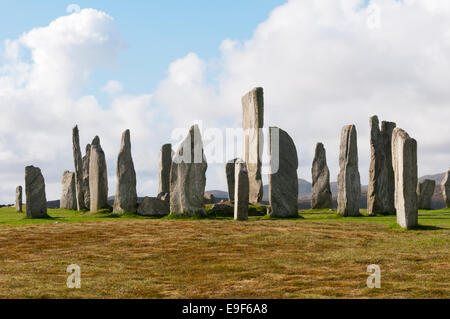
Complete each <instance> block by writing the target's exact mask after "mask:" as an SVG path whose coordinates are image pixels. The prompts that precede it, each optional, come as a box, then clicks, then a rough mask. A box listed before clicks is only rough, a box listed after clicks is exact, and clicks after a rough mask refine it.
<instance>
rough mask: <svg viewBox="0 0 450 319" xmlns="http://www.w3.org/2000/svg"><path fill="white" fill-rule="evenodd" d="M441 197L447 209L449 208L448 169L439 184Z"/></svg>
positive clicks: (449, 177) (449, 181)
mask: <svg viewBox="0 0 450 319" xmlns="http://www.w3.org/2000/svg"><path fill="white" fill-rule="evenodd" d="M441 190H442V196H443V197H444V201H445V204H446V206H447V208H450V168H449V169H448V171H447V173H446V174H445V177H444V180H443V181H442V184H441Z"/></svg>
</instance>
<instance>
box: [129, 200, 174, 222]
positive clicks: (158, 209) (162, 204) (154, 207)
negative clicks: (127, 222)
mask: <svg viewBox="0 0 450 319" xmlns="http://www.w3.org/2000/svg"><path fill="white" fill-rule="evenodd" d="M137 213H138V214H139V215H142V216H155V217H161V216H166V215H168V214H169V203H168V202H167V201H163V200H160V199H157V198H154V197H145V198H144V199H143V201H142V203H141V204H140V205H139V207H138V209H137Z"/></svg>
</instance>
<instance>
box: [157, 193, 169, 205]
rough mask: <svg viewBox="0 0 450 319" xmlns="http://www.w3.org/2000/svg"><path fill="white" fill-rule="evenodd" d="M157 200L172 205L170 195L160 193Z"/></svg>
mask: <svg viewBox="0 0 450 319" xmlns="http://www.w3.org/2000/svg"><path fill="white" fill-rule="evenodd" d="M156 198H157V199H160V200H163V201H165V202H168V203H170V193H159V194H158V196H156Z"/></svg>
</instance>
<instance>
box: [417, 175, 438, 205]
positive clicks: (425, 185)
mask: <svg viewBox="0 0 450 319" xmlns="http://www.w3.org/2000/svg"><path fill="white" fill-rule="evenodd" d="M435 189H436V181H434V180H431V179H426V180H424V181H422V182H420V183H419V185H417V208H418V209H432V205H431V200H432V198H433V194H434V191H435Z"/></svg>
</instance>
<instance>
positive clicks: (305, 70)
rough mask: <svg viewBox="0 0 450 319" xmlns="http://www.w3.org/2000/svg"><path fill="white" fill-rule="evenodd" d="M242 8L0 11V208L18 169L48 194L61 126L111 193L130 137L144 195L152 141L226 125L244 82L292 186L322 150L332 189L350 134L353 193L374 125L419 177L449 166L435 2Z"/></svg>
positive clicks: (237, 110)
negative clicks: (36, 177)
mask: <svg viewBox="0 0 450 319" xmlns="http://www.w3.org/2000/svg"><path fill="white" fill-rule="evenodd" d="M241 2H245V3H240V4H238V3H234V4H233V6H230V5H229V1H225V0H215V1H206V0H195V1H178V0H177V1H152V2H151V3H150V2H149V1H139V2H138V1H136V2H132V3H128V4H125V3H124V2H122V4H119V3H115V2H112V1H89V3H88V2H87V1H79V2H77V5H72V6H69V4H70V2H69V3H65V2H64V1H48V2H47V1H46V2H45V4H41V3H40V2H37V1H36V2H34V3H31V2H29V1H27V2H25V1H22V3H20V4H17V3H15V4H11V3H9V2H8V4H7V3H6V2H5V1H1V2H0V3H1V5H2V6H3V7H6V6H7V7H8V10H2V13H1V19H0V41H1V42H0V203H12V202H13V200H14V190H15V187H16V186H17V185H23V183H24V167H25V166H27V165H35V166H39V167H41V169H42V171H43V174H44V177H45V179H46V182H47V198H48V199H49V200H50V199H58V198H59V196H60V192H61V189H60V188H61V185H60V181H61V176H62V173H63V171H64V170H73V160H72V148H71V129H72V127H73V126H74V125H75V124H78V125H79V128H80V138H81V143H82V144H83V146H82V148H84V145H86V144H87V143H89V142H90V141H91V140H92V138H93V137H94V136H95V135H99V136H100V138H101V143H102V146H103V148H104V150H105V153H106V155H107V161H108V173H109V185H110V195H113V192H114V189H115V177H114V175H115V163H116V157H117V151H118V149H119V144H120V136H121V134H122V132H123V131H124V130H125V129H127V128H129V129H130V130H131V137H132V144H133V156H134V161H135V166H136V170H137V174H138V193H139V195H140V196H155V195H156V192H157V184H158V180H157V171H158V152H159V149H160V146H161V145H162V144H164V143H174V144H176V143H177V142H179V140H180V137H181V136H179V135H180V132H187V129H188V127H189V126H190V125H191V124H193V123H201V125H202V127H203V129H204V130H205V132H206V131H207V130H208V129H210V132H217V131H219V132H220V131H221V132H223V134H224V135H225V129H226V128H234V127H240V126H241V124H242V123H241V113H242V110H241V104H240V99H241V96H242V95H244V94H245V93H246V92H247V91H248V90H250V89H252V88H253V87H256V86H262V87H264V91H265V125H266V126H269V125H270V126H279V127H280V128H283V129H284V130H286V131H287V132H288V133H289V134H291V136H292V137H293V139H294V141H295V143H296V146H297V150H298V153H299V161H300V168H299V176H300V177H301V178H304V179H307V180H311V176H310V174H311V173H310V170H311V168H310V167H311V162H312V158H313V151H314V147H315V144H316V142H318V141H321V142H323V143H324V144H325V147H326V149H327V156H328V163H329V166H330V170H331V175H332V179H333V180H335V179H336V177H335V176H337V174H338V163H337V159H338V147H339V134H340V131H341V128H342V126H344V125H347V124H356V126H357V130H358V147H359V158H360V172H361V177H362V182H363V183H366V182H367V176H368V164H369V155H370V149H369V139H368V135H369V117H370V116H371V115H374V114H377V115H379V117H380V120H389V121H394V122H396V123H397V125H398V126H399V127H402V128H404V129H405V130H406V131H408V132H409V134H410V135H411V136H412V137H414V138H416V139H417V141H418V147H419V150H418V151H419V155H418V156H419V174H420V175H425V174H434V173H439V172H443V171H445V170H446V169H447V168H448V167H449V166H450V138H449V136H450V125H449V123H450V121H449V120H450V89H449V83H450V2H449V1H446V0H409V1H408V0H403V1H395V0H372V1H362V0H311V1H304V0H290V1H277V0H263V1H261V0H247V1H241ZM68 9H69V10H68ZM79 9H80V10H79ZM213 128H214V129H216V130H215V131H214V130H211V129H213ZM212 135H214V134H210V136H209V138H210V137H211V136H212ZM205 139H206V141H205V144H207V145H208V138H206V137H205ZM226 142H229V141H226ZM210 145H211V144H210ZM216 151H217V150H216ZM211 152H212V153H214V151H213V150H212V151H211ZM219 153H220V152H219ZM224 154H226V152H224ZM216 155H217V154H216ZM215 157H216V158H217V156H215ZM218 157H220V156H218ZM226 157H227V156H226V155H224V156H223V161H225V159H227V158H226ZM228 159H230V158H228ZM333 177H334V178H333ZM207 189H222V190H225V189H226V182H225V175H224V169H223V163H217V164H211V165H209V168H208V172H207Z"/></svg>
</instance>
